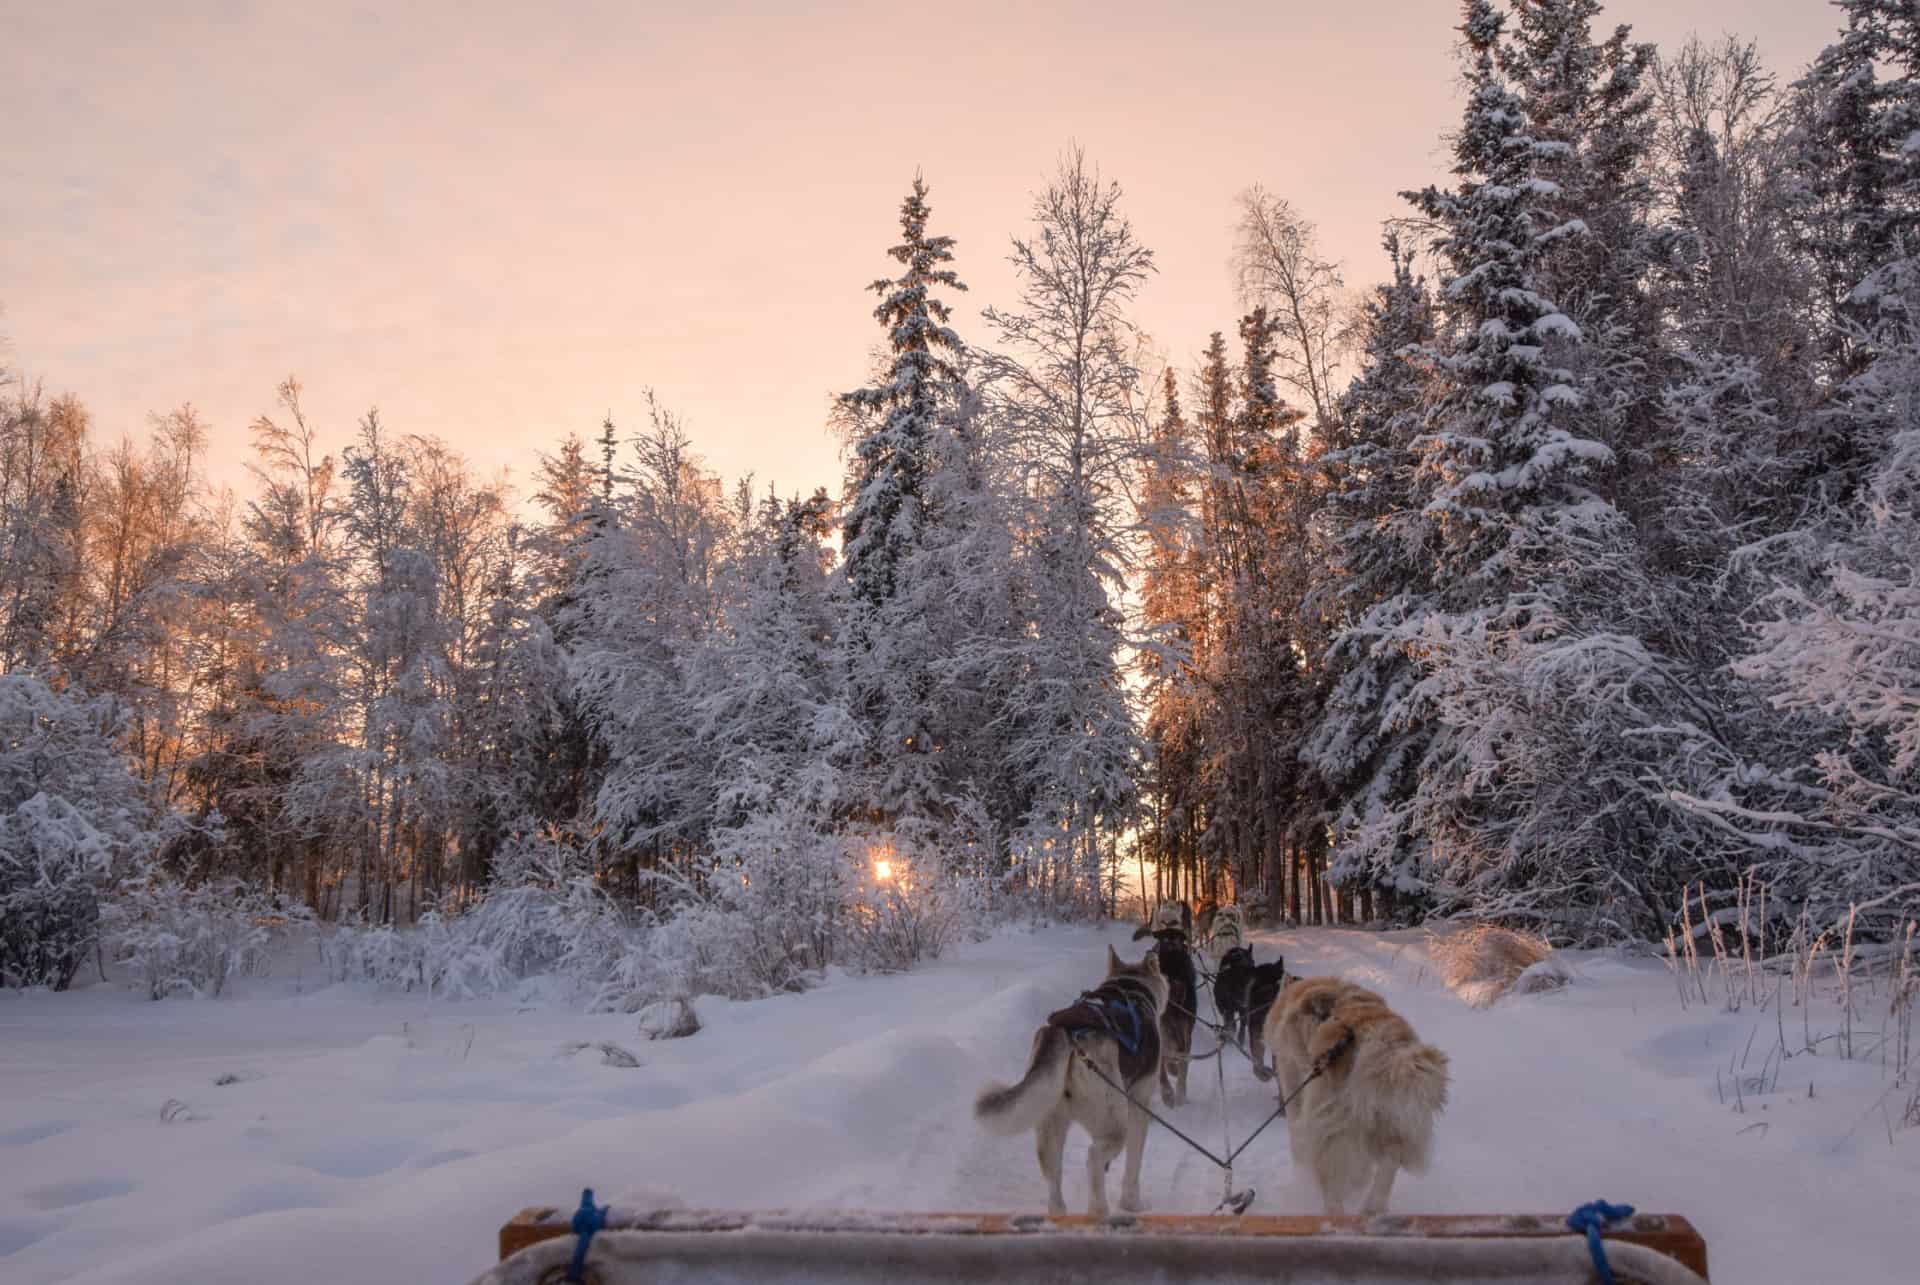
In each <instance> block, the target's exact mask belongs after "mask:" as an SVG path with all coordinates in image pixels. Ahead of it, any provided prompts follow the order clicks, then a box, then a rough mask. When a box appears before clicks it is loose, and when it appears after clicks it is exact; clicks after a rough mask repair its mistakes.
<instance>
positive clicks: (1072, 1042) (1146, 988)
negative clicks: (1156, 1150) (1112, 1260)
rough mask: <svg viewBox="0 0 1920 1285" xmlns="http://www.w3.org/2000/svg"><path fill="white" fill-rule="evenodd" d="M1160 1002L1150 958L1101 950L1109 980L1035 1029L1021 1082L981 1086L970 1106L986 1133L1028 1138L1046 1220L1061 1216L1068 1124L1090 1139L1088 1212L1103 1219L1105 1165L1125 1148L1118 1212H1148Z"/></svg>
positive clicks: (1160, 987) (1163, 999)
mask: <svg viewBox="0 0 1920 1285" xmlns="http://www.w3.org/2000/svg"><path fill="white" fill-rule="evenodd" d="M1166 1003H1167V982H1166V979H1165V978H1164V977H1162V976H1161V975H1160V964H1159V960H1158V959H1157V958H1156V957H1155V956H1154V955H1152V954H1151V953H1149V954H1148V955H1147V957H1146V958H1145V959H1143V960H1141V961H1140V962H1139V963H1137V964H1128V963H1124V962H1122V961H1121V959H1120V957H1119V956H1118V955H1116V954H1115V953H1114V951H1113V947H1111V946H1109V947H1107V979H1106V980H1105V981H1104V982H1102V983H1101V984H1100V985H1099V986H1096V987H1095V988H1094V989H1092V990H1090V991H1087V992H1085V993H1084V994H1082V995H1081V996H1080V999H1079V1000H1078V1002H1076V1003H1074V1004H1073V1005H1072V1006H1071V1007H1068V1008H1063V1009H1061V1010H1060V1011H1059V1012H1057V1013H1054V1014H1052V1015H1051V1016H1049V1017H1048V1018H1047V1022H1046V1025H1044V1026H1042V1027H1041V1028H1040V1029H1039V1030H1037V1031H1035V1032H1034V1034H1033V1056H1032V1057H1031V1058H1030V1059H1028V1062H1027V1073H1026V1075H1025V1076H1024V1077H1023V1078H1022V1079H1021V1081H1020V1083H1018V1084H1009V1085H998V1084H996V1085H989V1086H988V1087H987V1088H986V1089H984V1090H983V1091H982V1092H981V1094H980V1096H979V1097H978V1098H977V1099H975V1100H974V1104H973V1117H974V1119H976V1120H978V1121H979V1122H980V1127H981V1128H983V1129H985V1130H986V1131H987V1132H988V1133H994V1134H1001V1135H1005V1136H1011V1135H1012V1134H1016V1133H1025V1132H1026V1131H1027V1130H1029V1129H1031V1130H1033V1131H1034V1150H1035V1151H1036V1152H1037V1153H1038V1155H1039V1158H1040V1174H1041V1176H1042V1177H1044V1178H1045V1179H1046V1180H1047V1212H1048V1213H1050V1214H1064V1213H1065V1212H1067V1201H1066V1197H1065V1196H1064V1195H1062V1194H1061V1191H1060V1154H1061V1152H1062V1151H1063V1150H1064V1149H1065V1148H1066V1144H1067V1126H1068V1125H1069V1124H1077V1125H1079V1126H1080V1127H1081V1128H1083V1129H1085V1130H1086V1131H1087V1133H1088V1135H1089V1136H1090V1137H1091V1138H1092V1139H1093V1144H1092V1146H1091V1147H1089V1148H1088V1150H1087V1187H1088V1189H1089V1195H1088V1198H1087V1212H1088V1213H1090V1214H1092V1215H1093V1216H1094V1217H1096V1218H1104V1217H1106V1215H1107V1166H1108V1165H1110V1164H1112V1163H1113V1158H1114V1157H1115V1156H1116V1155H1118V1154H1119V1153H1120V1151H1121V1149H1122V1148H1123V1147H1124V1148H1125V1149H1126V1153H1127V1160H1126V1167H1125V1168H1124V1170H1123V1171H1122V1174H1121V1179H1120V1207H1121V1208H1122V1209H1127V1210H1138V1209H1143V1208H1145V1207H1146V1205H1145V1202H1144V1201H1142V1200H1141V1198H1140V1158H1141V1155H1142V1153H1143V1152H1144V1151H1145V1150H1146V1145H1147V1123H1148V1119H1147V1110H1146V1107H1147V1103H1148V1102H1149V1101H1150V1100H1151V1099H1152V1097H1153V1086H1154V1084H1155V1082H1156V1080H1157V1079H1158V1077H1159V1073H1160V1012H1161V1010H1162V1009H1164V1008H1165V1007H1166ZM1096 1069H1097V1070H1098V1072H1099V1074H1095V1070H1096ZM1102 1076H1104V1077H1105V1079H1102V1078H1101V1077H1102ZM1115 1085H1122V1086H1124V1087H1125V1092H1120V1091H1118V1090H1116V1089H1115V1088H1114V1086H1115Z"/></svg>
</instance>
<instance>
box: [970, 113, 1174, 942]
mask: <svg viewBox="0 0 1920 1285" xmlns="http://www.w3.org/2000/svg"><path fill="white" fill-rule="evenodd" d="M1120 196H1121V191H1120V186H1119V184H1117V183H1113V182H1103V181H1102V180H1101V178H1100V175H1099V174H1098V172H1097V171H1094V170H1092V169H1091V168H1090V167H1089V166H1088V164H1087V161H1086V157H1085V155H1084V153H1083V152H1081V151H1080V150H1079V149H1078V148H1075V149H1073V150H1072V151H1070V152H1069V153H1068V154H1067V155H1066V156H1065V157H1064V158H1063V159H1062V161H1061V163H1060V167H1059V170H1058V172H1057V173H1056V174H1055V176H1054V178H1053V181H1052V182H1051V183H1049V184H1048V186H1047V188H1046V190H1045V191H1043V192H1041V193H1040V194H1039V195H1038V196H1037V197H1036V198H1035V201H1034V221H1035V224H1036V228H1035V233H1036V234H1035V235H1034V236H1033V237H1032V238H1031V239H1019V238H1016V239H1015V240H1014V243H1013V254H1012V256H1011V259H1012V263H1013V265H1014V270H1015V272H1016V274H1017V275H1018V277H1019V280H1020V283H1021V295H1020V302H1019V304H1018V306H1017V307H1015V308H1013V309H1011V310H1005V311H1003V310H999V309H989V310H988V311H987V313H986V318H987V320H988V321H989V322H990V323H991V324H992V325H993V326H994V327H995V328H996V329H997V331H998V332H999V336H1000V339H1001V342H1002V344H1003V345H1004V350H1003V352H1002V353H1001V354H999V355H997V356H996V357H995V358H993V359H991V360H990V363H989V364H990V367H991V369H992V370H993V373H994V386H995V388H996V390H997V394H998V397H999V407H1000V413H1001V415H1002V416H1003V417H1004V418H1005V420H1006V422H1007V423H1008V424H1009V425H1011V426H1013V435H1014V441H1013V447H1014V449H1015V450H1016V452H1017V453H1018V454H1019V456H1020V458H1021V460H1022V461H1023V463H1024V464H1025V465H1026V467H1027V469H1028V470H1029V472H1030V475H1031V477H1032V478H1033V483H1032V485H1033V488H1034V498H1033V506H1034V512H1033V514H1032V517H1031V520H1030V528H1029V529H1030V531H1031V534H1030V535H1029V536H1028V538H1027V542H1026V547H1025V550H1024V556H1025V560H1026V564H1027V567H1028V571H1027V575H1026V579H1027V581H1028V584H1029V585H1030V589H1031V593H1032V602H1033V611H1034V614H1033V618H1032V630H1031V637H1030V640H1029V642H1028V645H1027V646H1026V647H1025V649H1024V651H1025V663H1024V665H1023V673H1022V675H1021V678H1020V680H1019V684H1018V686H1017V688H1016V690H1015V691H1014V692H1013V693H1012V701H1011V704H1012V706H1013V708H1014V709H1015V710H1016V711H1018V712H1017V718H1018V719H1019V724H1018V727H1019V730H1018V732H1017V733H1016V735H1015V737H1014V739H1013V742H1012V744H1011V745H1010V746H1009V751H1010V753H1011V756H1012V759H1013V763H1014V765H1015V767H1016V769H1017V770H1018V771H1019V772H1020V773H1022V774H1023V775H1025V776H1027V777H1028V778H1029V779H1030V780H1031V781H1032V783H1033V793H1034V801H1033V806H1032V810H1031V811H1030V812H1029V814H1028V816H1027V818H1026V831H1027V833H1026V836H1025V837H1026V844H1027V848H1028V851H1029V853H1030V854H1031V856H1032V859H1034V860H1035V861H1036V862H1037V863H1042V864H1041V869H1040V873H1041V875H1042V877H1043V878H1044V880H1045V882H1046V885H1047V887H1048V888H1049V890H1050V891H1052V892H1053V893H1054V895H1055V896H1056V897H1057V898H1059V899H1060V900H1062V901H1064V902H1071V901H1075V900H1078V901H1081V902H1083V903H1085V904H1089V905H1091V904H1095V903H1096V902H1097V900H1098V897H1099V886H1100V867H1101V859H1102V855H1103V853H1104V852H1105V850H1106V848H1107V846H1108V845H1109V843H1110V841H1111V839H1112V837H1113V836H1114V835H1115V834H1117V833H1118V832H1119V830H1120V829H1121V828H1123V827H1124V826H1125V825H1126V824H1128V822H1129V821H1130V820H1131V819H1132V811H1133V807H1134V804H1135V797H1136V794H1135V787H1134V780H1133V776H1134V770H1135V765H1136V762H1137V760H1138V756H1139V753H1140V745H1139V738H1138V734H1137V732H1136V730H1135V728H1134V725H1133V720H1132V717H1131V715H1130V712H1129V710H1128V705H1127V696H1126V693H1125V691H1124V689H1123V685H1122V681H1121V672H1120V667H1121V657H1120V652H1121V648H1122V646H1123V644H1124V642H1125V634H1124V620H1123V618H1122V614H1121V611H1120V609H1119V606H1118V605H1117V604H1118V600H1119V597H1120V592H1121V585H1122V580H1123V577H1124V575H1125V574H1126V571H1127V569H1128V566H1129V559H1130V554H1129V549H1128V540H1129V536H1130V530H1129V521H1130V513H1129V508H1130V506H1129V505H1128V503H1127V499H1128V483H1129V481H1130V480H1131V478H1132V476H1133V474H1134V472H1135V471H1136V469H1137V468H1138V466H1139V464H1140V460H1141V455H1142V447H1143V442H1142V438H1143V433H1142V431H1141V430H1142V424H1141V421H1140V413H1139V409H1138V408H1139V405H1140V402H1141V398H1140V396H1139V391H1140V390H1139V383H1140V372H1139V370H1138V369H1137V368H1136V367H1135V366H1134V364H1133V361H1132V358H1131V355H1130V351H1129V345H1128V343H1127V340H1128V337H1129V335H1130V334H1131V333H1132V323H1131V321H1130V319H1129V317H1128V308H1129V306H1130V305H1131V304H1132V302H1133V299H1134V297H1135V295H1136V294H1137V292H1138V291H1139V288H1140V286H1141V285H1142V284H1143V283H1144V282H1145V281H1146V279H1147V276H1148V275H1149V274H1150V273H1151V272H1152V270H1153V254H1152V252H1151V251H1150V250H1148V249H1147V248H1146V247H1144V246H1142V245H1140V244H1139V242H1138V241H1137V240H1136V239H1135V237H1134V234H1133V229H1132V226H1131V224H1130V223H1129V222H1128V221H1127V219H1126V217H1125V215H1123V214H1122V213H1121V211H1120Z"/></svg>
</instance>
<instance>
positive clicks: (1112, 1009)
mask: <svg viewBox="0 0 1920 1285" xmlns="http://www.w3.org/2000/svg"><path fill="white" fill-rule="evenodd" d="M1080 998H1081V1000H1083V1001H1084V1002H1085V1003H1086V1004H1087V1006H1088V1007H1089V1008H1092V1009H1093V1010H1095V1011H1096V1012H1098V1013H1099V1014H1100V1020H1101V1023H1102V1025H1103V1026H1104V1027H1105V1029H1106V1032H1107V1034H1109V1035H1111V1036H1113V1038H1114V1040H1115V1041H1116V1042H1118V1044H1119V1045H1120V1047H1121V1048H1123V1049H1125V1050H1126V1051H1127V1052H1128V1053H1138V1052H1139V1051H1140V1035H1141V1028H1140V1005H1139V1002H1138V1001H1136V1000H1134V999H1132V998H1131V997H1129V996H1126V995H1125V994H1124V993H1123V994H1120V995H1114V994H1106V995H1102V994H1100V993H1099V992H1098V991H1082V992H1080ZM1116 1013H1120V1014H1125V1016H1126V1019H1127V1029H1126V1030H1124V1031H1123V1030H1121V1029H1120V1024H1119V1022H1118V1021H1117V1020H1116V1019H1115V1016H1114V1015H1115V1014H1116Z"/></svg>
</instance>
